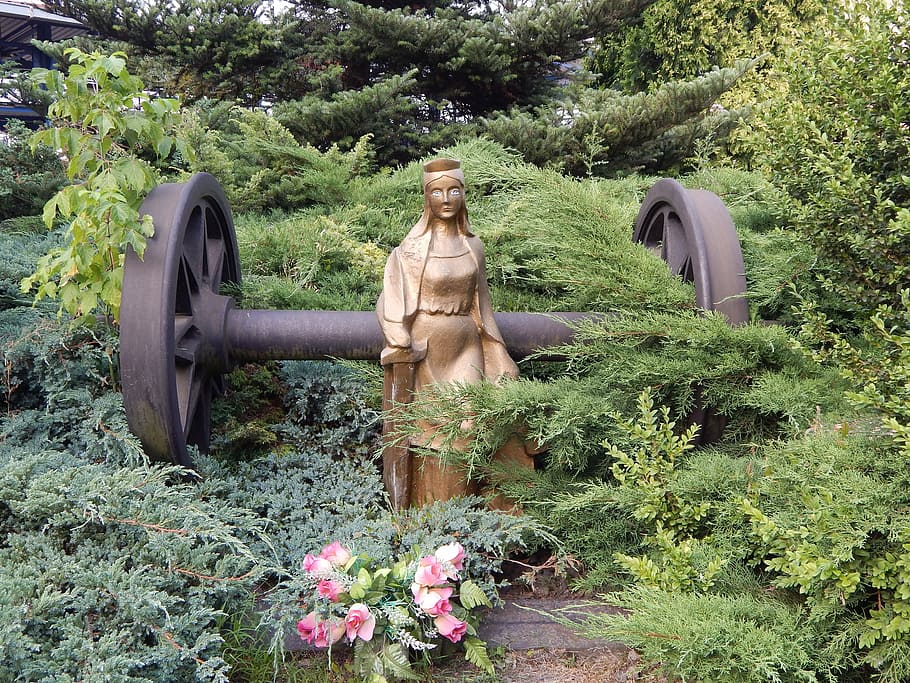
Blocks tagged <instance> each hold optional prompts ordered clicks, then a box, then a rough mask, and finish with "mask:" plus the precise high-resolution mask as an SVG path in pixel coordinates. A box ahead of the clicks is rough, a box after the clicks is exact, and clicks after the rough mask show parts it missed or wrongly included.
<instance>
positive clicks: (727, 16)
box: [590, 0, 821, 92]
mask: <svg viewBox="0 0 910 683" xmlns="http://www.w3.org/2000/svg"><path fill="white" fill-rule="evenodd" d="M820 10H821V3H819V2H818V0H795V1H794V0H748V1H746V2H742V1H741V0H695V1H694V2H680V1H678V0H657V2H654V3H652V4H651V5H649V6H648V7H647V9H645V11H644V12H642V17H641V19H642V20H641V21H640V22H636V23H634V24H629V25H626V26H624V27H622V28H620V29H619V30H617V31H616V32H614V33H611V34H610V35H609V36H608V37H606V38H604V39H601V40H600V41H598V44H597V47H596V48H595V50H594V53H593V55H592V57H591V60H590V61H591V69H592V71H594V72H595V73H597V74H598V78H599V80H600V81H601V82H602V83H604V84H605V85H608V86H610V87H619V88H621V89H623V90H626V91H633V92H634V91H639V90H647V89H649V88H652V87H654V86H655V85H659V84H660V83H662V82H665V81H668V80H674V79H679V78H692V77H694V76H697V75H699V74H702V73H704V72H706V71H708V70H710V69H712V68H714V67H716V66H728V65H730V64H732V63H733V62H734V61H736V60H737V59H743V58H752V57H758V56H759V55H762V54H764V53H766V52H772V53H777V52H780V51H781V50H782V49H783V46H784V45H786V44H788V41H789V40H791V39H793V38H794V37H796V36H797V35H798V32H799V31H800V30H801V29H803V28H804V26H805V25H808V24H810V23H811V20H812V18H814V17H815V16H816V15H817V14H818V13H819V12H820Z"/></svg>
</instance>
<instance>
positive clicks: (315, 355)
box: [120, 173, 748, 467]
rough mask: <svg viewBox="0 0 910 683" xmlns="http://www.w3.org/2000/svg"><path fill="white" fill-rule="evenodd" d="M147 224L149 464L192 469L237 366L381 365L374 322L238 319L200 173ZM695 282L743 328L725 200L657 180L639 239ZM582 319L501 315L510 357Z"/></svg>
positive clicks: (135, 264) (139, 408)
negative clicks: (340, 361) (151, 228)
mask: <svg viewBox="0 0 910 683" xmlns="http://www.w3.org/2000/svg"><path fill="white" fill-rule="evenodd" d="M140 211H141V213H142V214H147V215H150V216H151V217H152V219H153V221H154V225H155V234H154V236H153V237H152V238H151V239H150V240H149V242H148V246H147V248H146V251H145V254H144V258H143V259H142V260H140V259H139V258H138V257H137V256H136V254H135V253H132V252H131V253H129V254H128V255H127V258H126V264H125V268H124V276H123V300H122V306H121V351H120V366H121V375H122V382H123V397H124V403H125V407H126V415H127V419H128V422H129V425H130V428H131V429H132V431H133V433H134V434H136V436H137V437H139V439H140V440H141V442H142V444H143V446H144V448H145V450H146V452H147V453H148V454H149V456H150V457H152V458H155V459H159V460H166V461H167V460H170V461H172V462H175V463H178V464H181V465H184V466H187V467H192V464H193V463H192V461H191V458H190V455H189V452H188V450H187V445H188V444H193V445H196V446H198V447H199V448H200V449H201V450H203V451H205V450H206V449H207V447H208V443H209V436H210V427H211V405H212V400H213V397H214V396H215V395H216V394H218V393H220V392H222V391H223V389H224V377H223V376H224V374H225V373H226V372H228V371H230V370H231V369H232V368H233V367H235V366H236V365H238V364H240V363H244V362H251V361H268V360H317V359H326V358H345V359H368V360H370V359H371V360H378V358H379V354H380V351H381V350H382V347H383V344H384V340H383V336H382V332H381V331H380V328H379V324H378V322H377V319H376V315H375V313H374V312H372V311H370V312H362V311H278V310H242V309H237V308H235V305H234V300H233V299H232V298H231V297H230V296H227V295H225V294H223V293H221V290H222V287H223V286H224V285H226V284H228V283H239V282H240V278H241V274H240V261H239V258H238V253H237V240H236V236H235V233H234V225H233V220H232V217H231V210H230V207H229V205H228V202H227V200H226V198H225V195H224V191H223V190H222V188H221V186H220V185H219V184H218V182H217V181H216V180H215V178H214V177H213V176H211V175H208V174H205V173H201V174H197V175H195V176H193V177H192V178H191V179H190V180H189V181H188V182H186V183H168V184H163V185H160V186H158V187H157V188H155V190H153V191H152V192H151V193H150V194H149V196H148V198H147V199H146V200H145V202H144V203H143V205H142V207H141V209H140ZM633 240H634V241H636V242H639V243H641V244H644V245H645V246H647V247H649V248H650V249H652V250H653V251H654V252H655V253H657V254H658V255H659V256H660V257H661V258H663V260H664V261H665V262H666V263H667V264H668V266H669V268H670V270H671V271H672V272H673V273H674V274H676V275H678V276H680V277H682V278H683V279H684V280H686V281H689V282H692V283H693V284H694V288H695V293H696V302H697V304H698V306H699V307H701V308H703V309H705V310H715V311H719V312H721V313H723V314H724V315H725V316H726V317H727V319H728V320H729V321H730V323H731V324H742V323H744V322H746V321H747V320H748V303H747V301H746V298H745V290H746V281H745V275H744V266H743V259H742V253H741V251H740V244H739V239H738V238H737V235H736V231H735V229H734V227H733V222H732V220H731V218H730V215H729V213H728V212H727V210H726V208H725V207H724V205H723V203H722V202H721V200H720V199H719V198H718V197H717V196H716V195H714V194H713V193H710V192H707V191H704V190H687V189H685V188H683V187H682V186H681V185H680V184H679V183H677V182H676V181H674V180H670V179H664V180H660V181H658V182H657V183H656V184H655V185H654V186H653V187H652V188H651V190H650V191H649V192H648V194H647V196H646V197H645V199H644V202H643V204H642V207H641V210H640V211H639V214H638V218H637V219H636V223H635V228H634V232H633ZM585 315H587V314H585V313H556V314H554V313H547V314H538V313H498V314H496V316H495V318H496V322H497V324H498V326H499V329H500V331H501V332H502V336H503V338H504V340H505V342H506V345H507V348H508V351H509V354H510V355H511V356H512V357H513V358H515V359H521V358H524V357H526V356H528V355H530V354H531V353H532V352H534V351H535V350H538V349H543V348H546V347H548V346H553V345H556V344H560V343H564V342H566V341H568V340H570V339H571V337H572V329H571V328H570V327H569V326H567V325H565V324H564V323H563V322H561V320H572V319H578V318H580V317H583V316H585Z"/></svg>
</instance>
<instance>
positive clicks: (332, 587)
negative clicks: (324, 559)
mask: <svg viewBox="0 0 910 683" xmlns="http://www.w3.org/2000/svg"><path fill="white" fill-rule="evenodd" d="M316 592H317V593H319V595H321V596H322V597H323V598H328V599H329V602H336V601H337V600H338V594H339V593H344V586H342V585H341V584H340V583H338V582H337V581H333V580H332V579H322V580H321V581H320V582H319V583H317V584H316Z"/></svg>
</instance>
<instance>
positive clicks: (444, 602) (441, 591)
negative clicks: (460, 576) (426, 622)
mask: <svg viewBox="0 0 910 683" xmlns="http://www.w3.org/2000/svg"><path fill="white" fill-rule="evenodd" d="M411 592H412V593H413V594H414V602H416V603H417V605H418V606H419V607H420V609H422V610H423V611H424V612H426V613H427V614H429V615H430V616H432V617H440V616H442V615H443V614H448V613H449V612H451V611H452V605H451V604H449V598H450V597H452V587H451V586H440V587H437V588H427V587H426V586H421V585H420V584H419V583H413V584H411Z"/></svg>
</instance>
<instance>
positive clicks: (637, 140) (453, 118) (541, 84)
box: [52, 0, 742, 173]
mask: <svg viewBox="0 0 910 683" xmlns="http://www.w3.org/2000/svg"><path fill="white" fill-rule="evenodd" d="M52 2H53V3H56V7H57V8H58V9H62V10H63V11H65V13H67V14H70V15H71V16H76V17H77V18H80V19H82V20H83V21H86V22H87V23H88V24H89V25H90V26H92V28H94V29H95V30H96V31H98V33H99V34H100V35H101V36H102V37H104V38H109V39H117V40H122V41H127V42H129V43H130V44H132V45H133V46H134V50H133V52H136V53H138V54H140V55H146V56H149V57H152V58H154V59H155V60H156V62H161V63H163V64H164V65H165V67H166V68H169V69H170V75H169V76H168V78H166V79H164V81H165V82H163V83H162V86H161V87H162V89H163V90H165V91H168V93H169V94H181V95H183V96H184V97H188V98H189V99H194V98H198V97H201V96H210V97H216V98H222V99H234V100H240V101H241V102H242V103H244V104H256V103H258V102H261V101H263V100H265V101H268V102H269V103H271V104H275V107H274V113H275V115H276V117H277V118H278V119H279V121H280V122H281V123H282V124H283V125H284V126H285V127H286V128H287V129H288V130H290V131H291V132H292V133H293V134H294V135H295V136H296V137H297V138H298V139H299V141H300V142H301V143H304V144H312V145H314V146H316V147H319V148H321V149H323V150H325V149H328V148H329V147H331V146H332V145H336V144H337V145H338V146H339V147H340V148H341V149H342V150H347V149H350V148H351V147H352V146H353V145H354V144H356V143H357V141H358V140H360V139H361V138H362V137H363V136H364V135H367V134H369V135H371V137H372V142H373V145H374V146H375V149H376V159H377V161H378V162H379V164H380V165H395V164H400V163H406V162H408V161H410V160H412V159H414V158H418V157H420V156H423V155H425V154H427V153H430V152H431V151H432V150H433V149H436V148H439V147H442V146H445V145H447V144H451V143H452V142H454V141H455V140H456V139H457V138H459V137H462V136H464V135H467V134H477V133H482V134H485V135H487V136H490V137H493V138H495V139H497V140H498V141H500V142H504V143H506V144H509V145H512V146H514V147H516V148H517V149H520V150H521V151H522V152H524V153H526V154H527V156H528V158H529V159H531V160H534V161H536V162H538V163H552V162H553V160H554V158H556V159H557V161H558V163H560V164H561V165H562V166H563V167H564V168H565V169H567V170H569V171H572V172H576V173H580V172H591V171H592V170H593V169H595V168H596V169H597V170H598V171H600V172H604V171H610V172H612V171H615V170H622V169H624V168H629V167H647V168H655V169H656V168H661V167H665V165H666V163H668V162H671V161H675V160H678V159H679V158H680V157H682V156H685V155H686V154H687V153H688V150H689V148H690V147H691V145H690V144H689V143H690V142H691V140H692V139H693V138H695V137H697V136H699V135H704V134H706V133H710V134H712V135H717V134H718V133H720V132H723V131H724V130H725V129H726V128H728V127H729V124H730V122H731V121H732V120H735V118H736V117H735V116H729V115H728V116H726V117H724V118H723V120H712V121H710V122H709V125H707V126H706V125H705V124H704V122H703V121H702V119H703V117H704V112H705V110H706V109H707V107H709V106H710V105H711V104H712V103H713V102H714V101H715V98H716V97H717V96H718V95H719V94H720V93H721V92H723V90H724V89H725V88H728V87H730V85H731V84H732V83H733V82H734V81H735V80H736V78H737V77H738V75H739V74H740V73H741V72H742V70H741V69H738V70H737V69H734V70H732V71H725V72H719V73H717V74H714V75H711V76H708V77H706V78H705V79H703V80H700V81H696V82H693V83H691V84H686V85H684V84H677V85H675V86H668V88H667V89H660V90H659V91H658V92H656V93H654V94H653V95H652V96H649V97H647V98H645V99H643V100H638V99H633V100H624V99H622V98H618V97H617V93H613V92H609V91H606V92H600V91H594V90H588V89H586V88H584V87H583V86H584V81H585V79H586V76H587V75H586V74H585V72H584V71H583V70H581V69H580V61H581V58H582V57H583V56H585V55H586V53H587V51H588V50H589V48H590V45H591V44H592V42H593V40H594V39H595V38H596V37H598V36H604V35H609V34H611V33H614V32H616V31H617V30H619V29H620V28H621V27H623V26H625V25H627V24H629V23H630V22H634V21H636V19H637V18H638V17H640V15H641V13H642V12H643V11H644V10H645V8H646V7H648V6H649V5H650V4H651V3H652V2H654V0H584V1H583V2H578V1H577V0H528V1H521V2H512V1H511V0H508V1H504V2H491V1H488V0H414V1H413V2H405V1H404V0H391V1H390V2H385V1H384V0H366V1H365V2H356V1H354V0H297V2H296V4H294V5H292V7H291V9H289V10H288V11H286V12H285V13H284V14H282V15H280V16H277V15H269V14H268V13H267V12H266V10H265V3H264V0H217V1H216V2H214V3H209V2H203V0H180V2H179V3H178V4H177V5H176V6H173V7H172V6H171V4H170V3H169V2H168V0H151V2H150V3H144V2H141V0H52ZM156 68H159V69H160V67H159V66H158V65H157V64H156ZM140 73H143V72H142V71H141V70H140ZM143 75H145V74H144V73H143ZM145 80H146V82H152V83H154V82H155V79H153V78H149V77H148V76H146V78H145ZM569 86H571V87H569ZM642 109H645V110H647V111H639V110H642ZM566 112H572V113H573V114H581V116H574V115H573V116H567V115H566ZM582 118H585V119H587V120H586V121H582V120H581V119H582ZM680 125H684V128H682V129H677V130H676V131H674V132H673V133H669V134H668V132H669V131H671V130H672V129H673V127H674V126H680ZM680 141H682V142H684V143H686V144H683V145H682V146H680V145H679V144H678V143H679V142H680ZM605 161H609V163H603V162H605Z"/></svg>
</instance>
